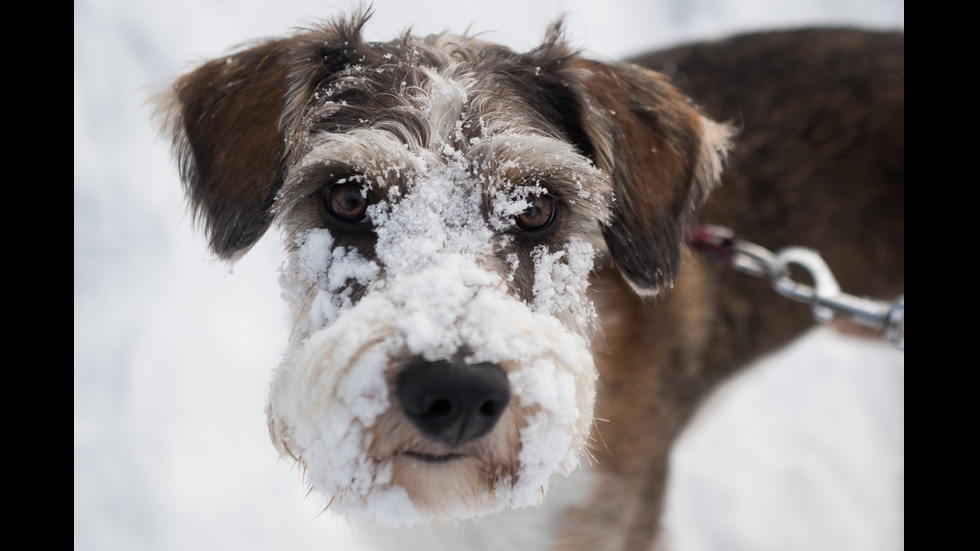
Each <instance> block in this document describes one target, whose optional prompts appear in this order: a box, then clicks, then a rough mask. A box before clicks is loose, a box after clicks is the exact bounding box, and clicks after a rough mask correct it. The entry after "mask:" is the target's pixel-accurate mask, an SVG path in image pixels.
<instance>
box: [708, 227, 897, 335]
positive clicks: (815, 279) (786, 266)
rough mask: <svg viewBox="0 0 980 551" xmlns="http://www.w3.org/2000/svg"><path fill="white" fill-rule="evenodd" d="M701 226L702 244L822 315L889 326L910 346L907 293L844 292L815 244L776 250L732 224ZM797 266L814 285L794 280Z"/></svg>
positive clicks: (819, 318) (878, 327)
mask: <svg viewBox="0 0 980 551" xmlns="http://www.w3.org/2000/svg"><path fill="white" fill-rule="evenodd" d="M699 232H701V233H700V234H699V235H698V236H697V237H698V242H699V244H700V245H701V247H702V249H705V250H708V251H709V252H711V253H713V254H715V255H716V256H719V257H721V258H722V259H724V260H727V261H728V262H729V263H730V264H731V266H732V267H733V268H735V269H736V270H738V271H740V272H743V273H746V274H749V275H752V276H755V277H761V278H767V279H769V281H770V282H771V283H772V287H773V289H774V290H775V291H776V292H777V293H778V294H780V295H782V296H784V297H787V298H789V299H791V300H794V301H797V302H802V303H805V304H809V305H810V308H811V310H812V312H813V318H814V319H815V320H816V321H818V322H820V323H828V322H831V321H833V320H834V319H836V318H838V317H844V318H847V319H849V320H852V321H855V322H857V323H860V324H861V325H864V326H865V327H870V328H871V329H875V330H878V331H884V332H885V338H887V339H888V342H890V343H891V344H893V345H895V346H896V347H897V348H899V349H900V350H903V351H904V350H905V295H902V296H901V297H899V298H898V299H897V300H895V301H892V302H888V301H883V300H875V299H871V298H867V297H858V296H855V295H850V294H847V293H844V292H842V291H841V288H840V285H839V284H838V283H837V279H836V278H835V277H834V274H833V272H831V270H830V267H828V266H827V263H826V262H824V260H823V258H822V257H821V256H820V253H818V252H817V251H814V250H813V249H808V248H806V247H786V248H784V249H780V250H779V251H778V252H773V251H770V250H769V249H766V248H765V247H762V246H760V245H757V244H755V243H750V242H748V241H744V240H742V239H739V238H737V237H735V236H734V233H732V231H731V230H729V229H727V228H720V227H715V226H702V227H700V228H699ZM793 266H797V267H798V268H801V269H802V270H804V271H805V272H806V273H807V274H808V275H809V276H810V280H811V281H812V285H811V284H807V283H802V282H799V281H796V280H794V279H793V277H792V275H791V268H792V267H793Z"/></svg>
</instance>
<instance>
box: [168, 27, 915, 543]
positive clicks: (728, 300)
mask: <svg viewBox="0 0 980 551" xmlns="http://www.w3.org/2000/svg"><path fill="white" fill-rule="evenodd" d="M366 19H367V17H366V16H365V15H364V14H358V15H355V16H353V17H350V18H346V19H342V20H338V21H335V22H332V23H329V24H326V25H324V26H322V27H320V28H316V29H312V30H309V31H304V32H301V33H298V34H295V35H293V36H289V37H286V38H282V39H276V40H269V41H265V42H261V43H258V44H255V45H251V46H250V47H246V48H244V49H241V50H239V51H237V52H235V53H232V54H230V55H228V56H227V57H224V58H221V59H217V60H214V61H211V62H209V63H205V64H203V65H202V66H200V67H198V68H196V69H195V70H193V71H192V72H190V73H188V74H186V75H184V76H182V77H180V78H179V79H178V80H177V81H176V82H175V84H174V85H173V87H172V89H171V90H170V91H169V92H167V93H166V94H165V97H164V98H163V100H162V109H161V111H162V112H163V114H164V118H165V120H166V127H167V131H168V135H169V136H170V137H172V139H173V144H174V150H175V152H176V156H177V159H178V162H179V165H180V172H181V177H182V179H183V182H184V187H185V190H186V192H187V196H188V198H189V201H190V204H191V206H192V207H193V211H194V213H195V215H196V217H197V219H198V220H199V221H200V222H201V223H202V224H203V226H204V229H205V230H206V232H207V235H208V237H209V241H210V247H211V249H212V250H213V251H214V252H215V253H216V254H217V255H218V256H219V257H221V258H224V259H230V260H234V259H235V258H237V257H238V256H239V255H241V254H243V253H245V252H246V251H247V250H248V249H249V247H250V246H252V245H253V244H254V243H255V242H256V240H258V239H259V237H260V236H261V235H262V234H263V233H264V232H265V231H266V229H267V228H268V227H269V226H270V225H272V224H276V225H278V226H279V227H281V228H282V230H283V235H284V243H285V247H286V248H287V250H288V260H287V262H286V263H285V265H284V266H283V267H282V269H281V281H282V287H283V290H284V291H283V292H284V296H285V298H286V300H287V301H288V302H289V304H290V305H291V307H292V309H293V312H294V315H295V325H294V329H293V333H292V337H291V340H290V343H289V346H288V350H287V352H286V353H285V355H284V358H283V360H282V363H281V365H279V366H278V368H277V369H276V371H275V374H274V377H273V382H272V388H271V395H270V398H269V403H268V415H269V428H270V432H271V435H272V440H273V442H274V443H275V445H276V446H277V447H278V448H279V449H280V450H281V451H282V452H283V453H284V454H286V455H288V456H290V457H292V458H294V459H295V460H296V461H298V462H299V463H300V464H302V466H303V471H304V472H305V474H306V477H307V479H308V482H309V484H310V485H311V487H312V488H313V489H315V490H317V491H319V492H322V493H324V494H326V495H327V496H329V497H330V499H331V507H332V509H333V510H336V511H340V512H349V513H351V514H356V515H358V516H360V517H366V518H369V519H373V520H376V521H379V522H381V523H383V524H387V525H391V526H404V525H414V524H417V523H423V522H428V521H434V520H439V519H464V518H471V517H479V516H484V515H487V514H488V513H491V512H496V511H501V510H505V509H522V508H524V507H526V506H535V505H539V504H540V503H541V502H542V500H543V499H544V498H545V495H546V492H547V491H548V489H549V485H550V484H551V483H552V482H554V481H555V480H557V479H554V478H553V477H554V476H555V475H556V474H568V473H571V472H572V471H573V470H575V469H576V468H577V467H580V466H581V467H582V468H581V469H580V472H581V473H582V475H581V476H578V475H576V476H577V477H578V478H577V479H576V480H577V484H579V486H578V488H577V489H575V490H574V491H571V492H568V494H569V495H570V496H572V497H574V500H572V499H567V500H554V499H551V500H548V501H547V503H546V505H545V508H547V509H548V510H550V511H551V512H552V513H553V515H551V516H549V517H548V518H549V520H548V522H547V523H546V524H543V525H542V526H541V527H540V530H539V531H538V535H537V537H538V538H539V540H538V543H539V544H541V543H542V542H548V544H549V545H552V546H555V547H560V548H562V549H648V548H650V547H651V545H652V543H653V542H654V541H655V539H656V536H657V531H658V519H659V515H660V511H661V506H662V500H663V495H664V484H665V479H666V472H667V464H668V454H669V452H670V449H671V444H672V443H673V442H674V441H675V439H676V438H677V436H678V434H679V432H680V431H681V429H682V427H683V426H684V425H685V422H686V421H687V420H688V419H689V418H690V417H691V415H692V413H693V412H694V411H695V408H696V407H697V405H698V404H699V402H700V401H701V400H702V399H703V398H704V397H705V396H706V395H707V394H708V393H709V391H711V390H712V389H713V388H714V387H716V386H717V384H718V383H719V382H720V381H722V380H724V379H725V378H726V377H727V376H728V375H730V374H731V373H732V372H734V371H736V370H737V369H738V368H739V367H740V366H743V365H745V364H746V363H747V362H750V361H751V360H753V359H754V358H757V357H758V356H759V355H760V354H763V353H765V352H767V351H771V350H773V349H774V348H776V347H778V346H781V345H783V344H785V343H787V342H789V341H790V340H791V339H793V338H794V337H795V336H797V335H798V334H800V333H801V332H802V331H803V330H805V329H806V328H807V327H808V326H809V325H810V324H811V317H810V313H809V309H808V308H807V307H806V306H803V305H800V304H797V303H793V302H789V301H786V300H785V299H783V298H781V297H778V296H776V295H774V294H773V293H772V292H771V291H770V290H769V289H768V286H767V284H766V283H765V282H764V281H761V280H757V279H753V278H750V277H748V276H745V275H743V274H739V273H735V272H733V271H730V270H726V269H725V268H724V267H722V266H718V265H715V264H713V263H711V262H709V261H707V260H705V259H703V258H699V257H698V256H697V255H695V254H693V253H691V252H689V248H688V247H687V245H686V242H685V240H686V237H687V236H688V235H690V229H691V226H692V224H693V223H694V221H695V217H696V216H699V217H700V218H701V219H702V220H705V221H708V222H714V223H717V224H724V225H728V226H731V227H734V228H735V229H736V230H738V231H739V232H740V233H742V234H743V235H745V236H746V237H747V238H749V239H752V240H755V241H758V242H760V243H762V244H765V245H767V246H769V247H774V248H777V247H782V246H784V245H791V244H792V245H803V246H808V247H812V248H815V249H817V250H819V251H821V252H822V253H823V255H824V257H825V258H827V259H828V261H829V263H830V264H831V266H834V267H835V268H836V269H839V271H838V274H837V275H838V277H839V280H840V281H841V283H842V285H843V287H844V288H845V289H848V290H850V291H852V292H855V293H860V294H867V295H876V296H897V295H899V294H901V293H902V292H903V291H904V59H903V52H904V38H903V37H902V35H901V34H894V33H870V32H859V31H847V30H820V31H799V32H784V33H768V34H757V35H752V36H746V37H738V38H735V39H732V40H729V41H725V42H717V43H711V44H703V45H697V46H691V47H686V48H682V49H679V50H675V51H671V52H664V53H660V54H657V55H653V56H650V57H648V58H646V59H645V60H642V64H644V65H646V66H647V67H658V68H659V69H661V70H662V71H663V72H654V71H652V70H650V69H648V68H644V67H643V66H641V65H639V64H632V63H610V62H600V61H594V60H590V59H586V58H584V57H582V56H581V55H579V54H578V53H576V52H574V51H572V50H570V49H569V48H568V47H567V46H566V45H565V44H564V42H563V41H562V40H561V37H560V32H559V30H558V28H557V26H556V27H555V28H554V29H553V30H552V31H551V32H550V33H549V34H548V37H547V38H546V40H545V41H544V43H543V44H542V45H541V46H540V47H538V48H536V49H534V50H532V51H530V52H527V53H515V52H513V51H511V50H509V49H507V48H505V47H502V46H499V45H496V44H492V43H489V42H485V41H483V40H479V39H477V38H473V37H469V36H457V35H451V34H440V35H435V36H428V37H416V36H412V35H410V34H409V35H405V36H402V37H400V38H397V39H395V40H393V41H391V42H385V43H369V42H366V41H364V40H363V39H362V38H361V34H360V30H361V27H362V25H363V24H364V23H365V21H366ZM665 73H671V74H672V75H673V76H674V78H675V81H676V82H677V83H679V85H680V86H683V87H684V89H685V93H686V94H688V95H689V96H690V97H692V98H694V101H691V100H689V99H688V95H685V93H682V92H681V91H680V90H679V89H678V88H677V87H675V85H674V84H672V83H671V82H670V81H669V80H668V77H667V76H665ZM708 115H711V116H713V117H714V119H715V120H720V121H730V122H731V123H733V124H732V126H729V125H728V124H727V123H725V124H722V123H718V122H715V120H712V119H711V118H708ZM733 127H735V128H737V130H738V132H737V137H736V138H735V140H734V142H732V140H731V138H732V135H733V130H732V128H733ZM732 143H734V145H735V147H734V150H733V152H732V157H731V159H730V166H729V167H728V168H727V169H726V173H725V174H726V176H725V181H724V184H723V185H721V186H720V187H719V188H718V190H717V191H715V192H714V193H712V195H711V200H710V201H708V202H707V203H705V200H706V199H707V198H708V196H709V192H713V190H715V188H716V186H718V184H719V182H720V178H721V174H722V167H723V165H724V164H725V161H726V156H727V155H728V152H729V151H730V148H731V147H732ZM699 208H700V210H699ZM521 513H523V511H521ZM521 548H522V549H530V548H537V547H526V546H525V547H521Z"/></svg>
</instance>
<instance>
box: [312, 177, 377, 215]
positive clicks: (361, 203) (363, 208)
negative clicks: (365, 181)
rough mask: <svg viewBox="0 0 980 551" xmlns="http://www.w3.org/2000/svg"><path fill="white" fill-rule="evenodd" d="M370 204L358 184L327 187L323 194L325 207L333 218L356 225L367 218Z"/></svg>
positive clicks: (347, 183) (340, 184)
mask: <svg viewBox="0 0 980 551" xmlns="http://www.w3.org/2000/svg"><path fill="white" fill-rule="evenodd" d="M369 204H370V203H369V202H368V200H367V197H365V196H364V192H363V191H361V184H358V183H356V182H343V183H337V184H334V185H332V186H329V187H327V189H326V190H324V192H323V207H324V208H325V209H326V211H327V212H328V213H330V215H331V216H333V217H334V218H336V219H337V220H340V221H341V222H346V223H348V224H356V223H358V222H362V221H364V219H365V218H366V217H367V207H368V205H369Z"/></svg>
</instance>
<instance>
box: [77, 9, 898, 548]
mask: <svg viewBox="0 0 980 551" xmlns="http://www.w3.org/2000/svg"><path fill="white" fill-rule="evenodd" d="M352 5H353V4H351V3H344V2H342V1H338V2H316V1H312V0H276V1H261V0H141V1H130V0H76V1H75V2H74V24H75V48H74V129H75V130H74V306H75V310H74V332H75V335H74V484H75V487H74V491H75V494H74V496H75V497H74V548H75V549H76V550H82V551H90V550H91V551H96V550H97V551H115V550H181V551H188V550H203V549H207V550H212V549H235V550H243V551H248V550H274V549H290V550H294V551H298V550H304V549H311V550H312V549H318V550H322V549H329V550H339V551H359V550H361V549H363V548H364V547H363V544H362V543H361V542H360V540H359V539H358V537H357V534H352V533H351V530H350V529H349V528H347V526H346V524H345V523H344V521H343V520H342V519H338V518H335V517H334V516H332V515H331V514H330V513H329V512H326V513H324V512H323V511H322V509H323V501H322V499H320V498H319V496H316V495H310V496H307V495H306V491H305V489H304V488H303V487H302V486H301V483H300V481H301V476H300V474H299V473H298V472H296V470H295V469H293V468H291V467H290V465H289V464H287V463H285V462H281V461H278V460H277V457H276V453H275V451H274V449H273V448H272V445H271V444H270V443H269V440H268V436H267V434H266V428H265V414H264V411H263V409H264V405H265V400H266V390H267V386H268V383H269V377H270V374H271V371H272V368H273V367H274V366H275V364H276V363H277V361H278V358H279V353H280V351H281V350H282V348H283V346H284V343H285V340H286V333H287V320H286V316H285V309H284V306H283V304H281V302H280V299H279V287H278V284H277V282H276V268H277V267H278V265H279V263H280V253H279V248H278V247H279V243H278V236H276V235H274V234H273V233H271V232H270V234H269V235H268V236H267V237H266V238H265V239H263V240H262V241H261V242H260V243H259V245H258V246H257V247H256V248H255V249H254V250H253V251H252V252H251V253H250V254H248V255H246V256H245V258H244V259H243V260H242V261H241V262H239V263H238V264H237V265H236V266H235V267H234V269H233V270H230V269H229V267H228V266H227V265H224V264H222V263H219V262H217V261H215V260H214V259H212V258H211V257H210V256H209V255H208V254H207V252H206V249H205V241H204V239H203V238H202V236H201V235H200V234H198V233H196V232H195V231H194V230H193V228H192V227H191V223H190V220H189V218H188V216H187V214H186V211H185V208H184V202H183V198H182V196H181V191H180V185H179V183H178V180H177V173H176V169H175V167H174V164H173V163H172V161H171V159H170V152H169V144H168V143H167V142H166V141H164V140H163V139H160V138H159V137H158V136H157V134H156V131H155V128H154V127H153V126H152V125H151V123H150V110H149V109H148V108H147V106H146V105H145V104H144V100H145V99H146V97H147V96H148V95H149V94H150V93H151V92H152V91H154V90H155V89H157V88H159V87H160V86H162V85H164V84H165V83H166V82H167V81H168V80H169V79H171V78H173V77H174V76H176V75H177V74H178V73H180V72H181V71H183V70H185V69H188V68H190V66H191V65H193V64H194V63H195V62H197V61H199V60H204V59H209V58H212V57H215V56H218V55H221V54H222V53H225V52H226V51H227V50H228V49H229V48H230V47H232V46H234V45H236V44H239V43H241V42H244V41H247V40H250V39H253V38H257V37H264V36H272V35H280V34H283V33H287V32H289V31H290V30H291V29H293V28H294V27H297V26H303V25H304V24H306V23H309V22H312V21H315V20H318V19H321V18H324V17H332V16H334V15H336V14H338V13H339V12H341V11H344V10H347V9H348V8H350V7H351V6H352ZM374 6H375V17H374V18H373V19H372V20H371V21H370V22H369V24H368V25H367V28H366V32H365V33H366V35H367V37H368V39H372V40H387V39H390V38H391V37H392V36H394V35H395V34H397V33H399V32H401V31H403V30H404V29H406V28H408V27H412V28H414V29H415V31H416V32H418V33H431V32H439V31H442V30H453V31H460V32H461V31H463V30H465V29H466V28H467V27H469V28H470V29H471V30H472V31H488V34H487V35H486V36H487V37H488V38H491V39H494V40H497V41H499V42H502V43H504V44H507V45H509V46H512V47H513V48H515V49H518V50H526V49H530V48H532V47H533V46H535V45H536V44H537V42H538V40H539V39H540V38H541V37H542V36H543V33H544V29H545V28H546V26H547V25H548V24H549V23H550V22H551V21H553V20H554V19H555V18H556V17H558V16H559V15H561V14H566V15H567V31H568V36H569V38H570V39H571V41H572V43H573V44H575V45H577V46H579V47H581V48H584V49H585V50H586V51H587V52H589V53H591V54H593V55H596V56H602V57H623V56H628V55H632V54H637V53H640V52H642V51H644V50H646V49H648V48H653V47H660V46H668V45H673V44H676V43H678V42H681V41H687V40H691V39H699V38H710V37H718V36H723V35H726V34H730V33H732V32H736V31H745V30H750V29H760V28H773V27H787V26H800V25H810V24H848V25H863V26H871V27H876V28H904V25H905V5H904V1H903V0H799V1H785V0H646V1H642V0H604V1H602V2H598V1H595V0H592V1H586V0H579V1H575V0H551V1H541V2H529V1H527V0H492V1H489V2H487V1H481V2H471V1H464V0H376V1H375V2H374ZM904 372H905V358H904V355H903V354H902V353H900V352H897V351H895V350H892V349H890V348H889V347H888V346H887V345H884V344H881V343H875V342H864V341H854V340H849V339H845V338H841V337H838V336H835V335H832V334H829V333H827V332H825V331H817V332H815V333H813V334H812V335H810V336H809V337H808V338H806V339H805V340H804V341H803V342H801V343H799V344H798V345H795V346H793V347H791V348H790V349H788V350H786V351H784V352H782V353H780V354H778V355H776V356H775V357H772V358H770V359H768V360H766V361H765V362H763V364H762V365H760V366H759V368H758V369H756V370H754V371H752V372H751V373H749V374H748V375H746V376H744V377H741V378H740V379H738V380H736V381H735V382H734V383H733V384H731V385H729V386H728V387H727V388H726V389H725V390H724V392H722V393H721V394H720V395H719V396H717V397H716V399H715V400H714V401H713V402H712V403H711V404H710V407H709V408H707V410H706V412H705V414H704V415H702V416H701V417H700V418H699V420H698V422H697V423H696V424H695V425H694V426H693V427H692V430H691V431H690V432H689V434H687V435H686V437H685V438H684V440H683V441H682V443H681V446H680V447H679V448H678V449H677V451H676V454H675V457H674V459H675V464H674V470H673V473H672V479H671V488H670V494H669V499H668V507H667V514H666V524H667V526H668V530H669V532H670V534H671V537H672V540H673V543H674V548H675V549H676V550H678V551H695V550H706V551H707V550H742V549H744V550H751V551H762V550H773V551H776V550H780V551H785V550H789V551H795V550H810V549H812V550H827V549H834V550H838V551H839V550H855V551H871V550H882V551H885V550H897V549H901V548H903V547H904V537H903V536H904V522H903V518H904V514H903V500H904V490H903V488H904V453H905V452H904V443H905V432H904V392H905V383H904ZM464 551H465V550H464Z"/></svg>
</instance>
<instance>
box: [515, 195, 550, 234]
mask: <svg viewBox="0 0 980 551" xmlns="http://www.w3.org/2000/svg"><path fill="white" fill-rule="evenodd" d="M527 202H528V207H527V208H526V209H525V210H524V212H522V213H520V214H518V215H517V217H516V218H515V219H514V221H515V222H517V227H519V228H521V229H522V230H524V231H527V232H536V231H541V230H543V229H545V228H547V227H548V226H550V225H551V222H552V221H553V220H554V219H555V212H556V211H557V210H558V207H557V205H556V204H555V198H554V197H552V196H550V195H536V196H534V197H530V198H528V200H527Z"/></svg>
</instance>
